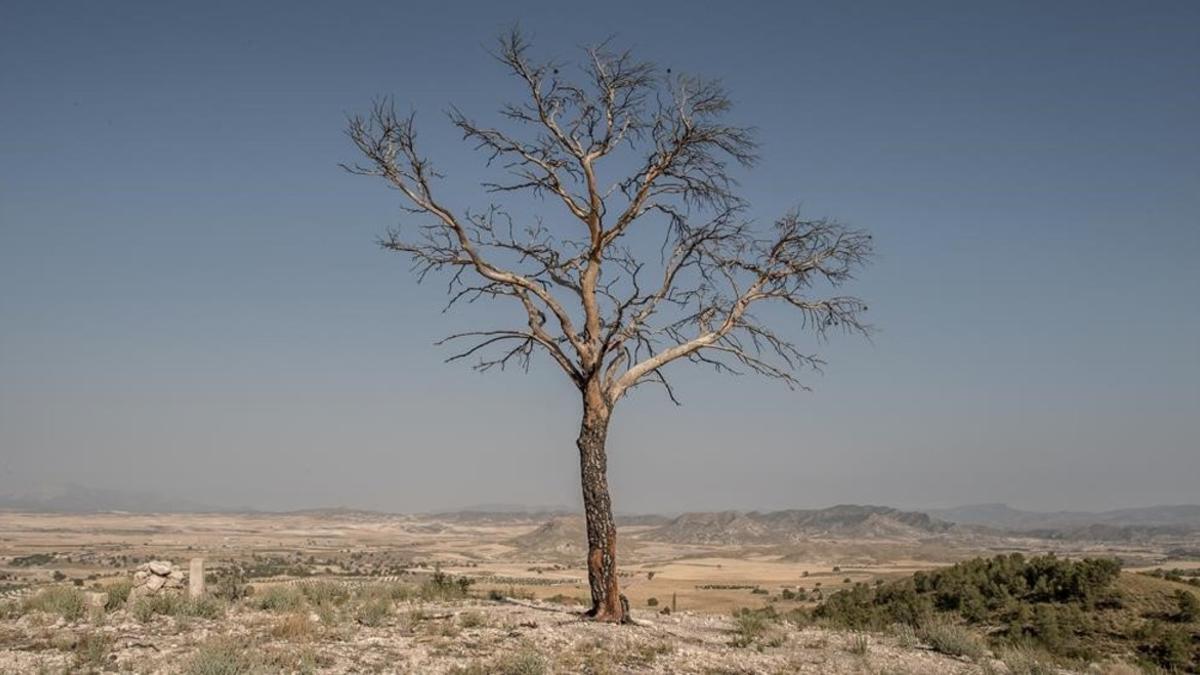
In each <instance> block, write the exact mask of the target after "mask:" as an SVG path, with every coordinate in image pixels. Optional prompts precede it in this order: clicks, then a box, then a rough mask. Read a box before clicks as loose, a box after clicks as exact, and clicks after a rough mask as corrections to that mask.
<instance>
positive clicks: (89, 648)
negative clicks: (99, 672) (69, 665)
mask: <svg viewBox="0 0 1200 675" xmlns="http://www.w3.org/2000/svg"><path fill="white" fill-rule="evenodd" d="M112 643H113V640H112V637H110V636H108V635H105V634H104V633H84V634H83V635H81V636H79V641H78V642H76V643H75V666H76V668H78V669H80V670H92V669H95V668H98V667H99V666H102V665H104V659H105V657H106V656H108V652H109V650H110V649H111V648H112Z"/></svg>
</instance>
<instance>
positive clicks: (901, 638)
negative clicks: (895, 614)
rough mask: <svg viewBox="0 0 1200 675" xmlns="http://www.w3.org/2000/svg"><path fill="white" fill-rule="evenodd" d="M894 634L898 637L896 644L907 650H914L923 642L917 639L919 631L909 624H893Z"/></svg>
mask: <svg viewBox="0 0 1200 675" xmlns="http://www.w3.org/2000/svg"><path fill="white" fill-rule="evenodd" d="M892 634H893V635H895V636H896V642H897V643H899V644H900V646H901V647H903V648H905V649H912V648H913V647H916V646H917V643H919V642H920V641H921V640H920V638H918V637H917V629H915V628H913V627H912V626H911V625H909V624H907V623H896V624H892Z"/></svg>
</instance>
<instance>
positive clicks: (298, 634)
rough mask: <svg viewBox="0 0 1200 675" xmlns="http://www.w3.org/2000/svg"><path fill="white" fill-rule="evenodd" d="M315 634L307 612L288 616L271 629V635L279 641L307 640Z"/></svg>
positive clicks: (314, 627) (314, 628)
mask: <svg viewBox="0 0 1200 675" xmlns="http://www.w3.org/2000/svg"><path fill="white" fill-rule="evenodd" d="M315 632H316V626H314V625H313V622H312V621H311V620H310V619H309V618H308V613H307V612H296V613H295V614H289V615H287V616H285V617H284V618H283V619H281V620H280V621H279V623H276V624H275V625H274V626H272V627H271V635H272V636H273V637H277V638H279V639H281V640H293V641H298V640H307V639H308V638H310V637H312V636H313V633H315Z"/></svg>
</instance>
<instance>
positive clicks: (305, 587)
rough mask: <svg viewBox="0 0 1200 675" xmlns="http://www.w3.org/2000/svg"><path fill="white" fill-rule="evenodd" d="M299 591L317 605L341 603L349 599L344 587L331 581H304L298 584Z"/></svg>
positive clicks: (348, 593)
mask: <svg viewBox="0 0 1200 675" xmlns="http://www.w3.org/2000/svg"><path fill="white" fill-rule="evenodd" d="M300 592H301V593H302V594H303V595H304V597H305V598H306V599H307V600H308V602H310V603H311V604H313V605H314V606H317V607H324V606H336V605H341V604H344V603H345V602H346V601H347V600H349V599H350V592H349V591H348V590H346V587H345V586H344V585H343V584H339V583H335V582H332V581H306V582H304V583H302V584H300Z"/></svg>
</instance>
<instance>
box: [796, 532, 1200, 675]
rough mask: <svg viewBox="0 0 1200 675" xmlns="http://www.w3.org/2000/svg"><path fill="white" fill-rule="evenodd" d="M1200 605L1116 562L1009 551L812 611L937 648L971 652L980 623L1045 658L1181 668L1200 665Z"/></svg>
mask: <svg viewBox="0 0 1200 675" xmlns="http://www.w3.org/2000/svg"><path fill="white" fill-rule="evenodd" d="M1132 582H1136V583H1132ZM1198 610H1200V602H1197V598H1196V597H1195V596H1194V595H1193V594H1192V593H1190V592H1188V591H1186V590H1180V589H1178V588H1177V587H1175V586H1172V585H1171V584H1170V583H1167V582H1162V581H1157V580H1151V579H1143V578H1141V577H1138V576H1134V575H1125V576H1124V577H1122V576H1121V573H1120V565H1119V563H1118V562H1117V561H1115V560H1108V559H1083V560H1067V559H1062V558H1057V557H1055V556H1053V555H1045V556H1037V557H1032V558H1026V557H1024V556H1022V555H1020V554H1012V555H1002V556H997V557H994V558H977V559H974V560H969V561H966V562H963V563H959V564H957V565H953V566H951V567H947V568H943V569H939V570H935V571H932V572H921V573H917V574H915V575H913V576H912V577H911V578H909V579H905V580H901V581H895V582H891V583H885V584H883V585H881V586H877V587H874V588H872V587H869V586H866V585H861V584H860V585H855V587H854V588H851V589H847V590H843V591H839V592H837V593H834V594H832V595H830V596H829V597H828V598H827V599H826V600H825V601H824V602H823V603H821V604H820V605H819V606H818V607H817V608H816V609H815V610H814V616H815V617H816V618H818V619H819V620H823V621H825V622H827V623H829V624H831V625H834V626H838V627H845V628H851V629H855V630H885V629H889V628H891V629H892V630H894V626H896V625H907V626H912V627H913V628H914V629H915V630H916V633H917V636H918V637H919V638H920V639H921V640H923V641H924V642H926V643H928V644H930V645H931V646H932V647H934V648H935V649H937V650H939V651H945V652H947V653H952V654H958V655H962V656H968V657H972V658H975V656H972V655H973V654H974V655H978V654H982V653H983V651H984V650H985V642H984V641H983V639H982V638H981V637H980V636H979V635H978V634H977V633H975V632H972V630H971V629H977V630H982V629H986V632H987V642H990V643H991V645H992V646H993V647H995V648H996V649H997V651H1001V650H1009V651H1012V650H1015V649H1020V650H1024V651H1025V652H1029V653H1035V652H1036V653H1038V654H1040V655H1042V657H1041V660H1043V661H1049V660H1055V659H1057V660H1062V659H1066V660H1075V661H1096V660H1098V659H1099V658H1100V657H1103V656H1118V657H1129V656H1134V657H1136V658H1139V659H1140V660H1141V661H1142V662H1143V664H1145V665H1150V666H1154V667H1161V668H1166V669H1171V668H1175V669H1182V670H1187V669H1188V668H1194V667H1195V666H1196V665H1197V664H1200V646H1198V645H1200V626H1197V616H1196V612H1197V611H1198ZM1014 658H1017V657H1014ZM1047 667H1049V666H1047ZM1022 668H1023V669H1024V670H1026V671H1029V672H1031V673H1036V672H1038V671H1037V669H1036V668H1034V667H1033V666H1029V667H1025V666H1022Z"/></svg>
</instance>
